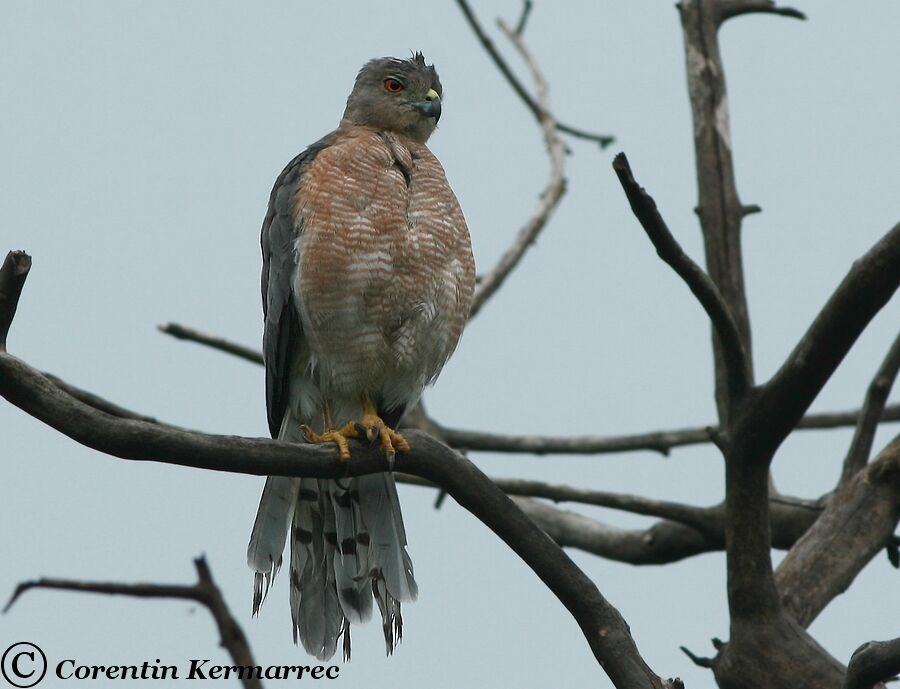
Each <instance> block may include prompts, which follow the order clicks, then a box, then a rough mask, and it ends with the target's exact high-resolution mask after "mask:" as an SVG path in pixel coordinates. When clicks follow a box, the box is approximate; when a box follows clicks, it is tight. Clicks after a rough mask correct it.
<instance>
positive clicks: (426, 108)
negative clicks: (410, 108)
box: [413, 89, 441, 124]
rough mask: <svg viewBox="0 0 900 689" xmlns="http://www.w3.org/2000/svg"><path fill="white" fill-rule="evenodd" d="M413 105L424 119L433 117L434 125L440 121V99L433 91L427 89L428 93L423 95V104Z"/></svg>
mask: <svg viewBox="0 0 900 689" xmlns="http://www.w3.org/2000/svg"><path fill="white" fill-rule="evenodd" d="M413 105H414V107H415V108H416V109H417V110H418V111H419V112H421V113H422V114H423V115H425V116H426V117H433V118H434V123H435V124H437V123H438V120H439V119H441V97H440V96H439V95H438V93H437V91H435V90H434V89H428V93H426V94H425V101H424V102H422V103H414V104H413Z"/></svg>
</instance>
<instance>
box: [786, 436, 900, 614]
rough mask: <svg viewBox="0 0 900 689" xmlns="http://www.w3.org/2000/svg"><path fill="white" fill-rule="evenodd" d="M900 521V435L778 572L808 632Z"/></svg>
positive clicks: (834, 499) (838, 497) (836, 499)
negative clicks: (809, 627) (813, 622)
mask: <svg viewBox="0 0 900 689" xmlns="http://www.w3.org/2000/svg"><path fill="white" fill-rule="evenodd" d="M898 519H900V436H898V437H897V438H895V439H894V441H893V442H892V443H891V444H889V445H888V446H887V447H886V448H885V449H884V450H883V451H882V452H881V454H880V455H879V457H878V459H877V460H875V461H874V462H872V463H871V464H870V465H868V466H867V467H865V468H864V469H863V470H861V471H859V472H857V473H856V474H855V475H854V476H853V477H852V478H851V479H850V481H849V482H847V483H846V484H844V485H843V486H842V487H841V488H840V489H839V490H838V491H837V492H836V493H835V494H834V495H832V496H831V498H830V499H829V501H828V504H827V505H826V507H825V510H824V511H823V512H822V515H821V516H820V517H819V518H818V519H817V520H816V522H815V523H814V524H813V525H812V526H811V527H810V529H809V530H808V531H807V532H806V533H805V534H804V535H803V536H802V537H801V538H800V540H798V541H797V543H796V545H795V546H794V547H793V548H791V550H790V552H789V553H788V554H787V556H786V557H785V558H784V560H782V562H781V564H780V565H779V566H778V570H777V571H776V572H775V583H776V585H777V587H778V592H779V594H780V596H781V600H782V604H783V606H784V608H785V610H787V611H788V612H789V613H790V614H791V615H793V617H794V619H796V620H797V622H798V623H799V624H800V625H801V626H803V627H807V626H809V624H810V623H812V621H813V620H814V619H815V618H816V616H817V615H818V614H819V613H820V612H821V611H822V610H823V609H824V608H825V606H826V605H828V603H830V602H831V601H832V599H834V597H835V596H837V595H839V594H840V593H843V592H844V591H845V590H846V589H847V588H848V587H849V586H850V584H851V583H852V582H853V579H854V578H855V577H856V575H857V574H858V573H859V572H860V571H861V570H862V568H863V567H864V566H865V565H866V564H867V563H868V562H869V561H870V560H871V559H872V558H873V557H874V556H875V555H876V554H877V553H878V552H879V551H880V550H881V549H882V548H883V547H884V546H885V544H886V543H888V541H889V540H890V539H891V537H892V535H893V533H894V530H895V529H896V528H897V522H898Z"/></svg>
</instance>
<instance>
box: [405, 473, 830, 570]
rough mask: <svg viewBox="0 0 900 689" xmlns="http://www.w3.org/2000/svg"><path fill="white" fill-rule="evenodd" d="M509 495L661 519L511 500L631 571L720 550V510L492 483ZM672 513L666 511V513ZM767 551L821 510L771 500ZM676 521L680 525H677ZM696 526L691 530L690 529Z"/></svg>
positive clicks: (787, 542) (789, 542)
mask: <svg viewBox="0 0 900 689" xmlns="http://www.w3.org/2000/svg"><path fill="white" fill-rule="evenodd" d="M395 476H396V479H397V481H398V482H399V483H405V484H408V485H414V486H424V487H428V488H439V486H436V485H435V484H433V483H432V482H431V481H427V480H424V479H421V478H419V477H417V476H408V475H405V474H395ZM492 480H493V481H494V482H495V483H496V484H497V486H498V487H499V488H500V489H501V490H503V491H504V492H507V493H508V494H510V495H522V496H529V497H546V498H550V499H558V500H560V501H570V502H579V503H585V504H594V505H601V506H604V507H610V508H613V509H621V510H624V511H629V512H634V513H636V514H647V515H650V516H662V515H663V514H670V515H671V516H672V517H673V519H665V518H664V519H663V520H662V521H659V522H657V523H656V524H654V525H652V526H650V527H649V528H646V529H621V528H617V527H611V526H608V525H606V524H604V523H602V522H600V521H597V520H595V519H591V518H589V517H586V516H584V515H582V514H579V513H576V512H570V511H566V510H562V509H559V508H556V507H552V506H550V505H547V504H545V503H542V502H538V501H536V500H532V499H524V498H515V499H514V500H515V502H516V503H517V504H518V505H519V506H520V507H521V508H522V510H523V511H524V512H525V513H526V514H528V515H529V516H530V517H531V518H532V519H533V520H534V521H535V522H536V523H537V524H538V526H540V527H541V528H542V529H543V530H544V531H545V532H547V533H548V534H550V537H551V538H553V540H554V541H556V542H557V543H558V544H559V545H561V546H564V547H571V548H578V549H579V550H583V551H585V552H588V553H592V554H594V555H598V556H600V557H603V558H606V559H609V560H616V561H618V562H627V563H629V564H633V565H659V564H666V563H669V562H677V561H679V560H683V559H686V558H689V557H693V556H694V555H699V554H702V553H708V552H716V551H721V550H723V549H724V548H725V508H724V504H718V505H713V506H712V507H703V508H699V507H690V506H686V505H675V504H673V505H670V506H667V505H666V503H662V504H660V503H656V504H654V501H649V502H645V501H644V499H643V498H637V499H635V500H632V499H631V498H632V496H621V495H616V494H609V493H602V492H599V491H580V490H579V489H577V488H570V487H568V486H550V487H548V488H547V490H544V489H543V486H542V485H541V484H538V486H537V487H536V489H535V490H534V492H533V493H530V492H529V489H530V488H531V487H532V486H529V485H528V484H529V483H530V482H522V481H518V480H514V479H492ZM669 507H671V509H669ZM771 510H772V547H774V548H778V549H781V550H788V549H789V548H791V546H793V545H794V543H796V542H797V540H798V539H799V538H800V537H801V536H802V535H803V534H804V533H805V532H806V531H807V530H808V529H809V527H810V526H811V525H812V524H813V522H815V520H816V518H817V517H818V516H819V514H820V513H821V507H818V506H815V505H810V504H808V502H806V501H803V500H800V499H797V498H787V497H779V498H772V500H771ZM679 517H680V519H679ZM692 524H693V525H696V527H694V526H691V525H692Z"/></svg>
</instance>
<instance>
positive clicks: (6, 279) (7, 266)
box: [0, 251, 31, 352]
mask: <svg viewBox="0 0 900 689" xmlns="http://www.w3.org/2000/svg"><path fill="white" fill-rule="evenodd" d="M29 270H31V256H29V255H28V254H26V253H25V252H24V251H10V252H9V253H8V254H6V258H5V259H4V260H3V266H2V268H0V352H5V351H6V336H7V335H8V334H9V326H10V325H12V320H13V317H14V316H15V315H16V307H17V306H18V305H19V295H20V294H21V293H22V287H23V286H24V285H25V280H26V279H27V278H28V271H29Z"/></svg>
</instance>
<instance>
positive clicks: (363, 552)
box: [247, 419, 418, 661]
mask: <svg viewBox="0 0 900 689" xmlns="http://www.w3.org/2000/svg"><path fill="white" fill-rule="evenodd" d="M295 428H299V423H288V421H287V419H286V421H285V423H284V424H283V425H282V432H281V433H280V434H279V437H280V438H282V439H285V440H289V441H291V442H301V441H302V437H295V436H296V435H297V434H296V433H293V431H292V430H291V429H295ZM288 436H290V437H288ZM288 531H290V543H291V554H290V565H291V566H290V570H291V571H290V582H289V584H290V604H291V619H292V627H293V636H294V643H297V642H298V641H299V642H300V643H301V644H302V645H303V648H304V649H306V651H307V652H308V653H310V654H311V655H313V656H315V657H316V658H318V659H319V660H323V661H324V660H328V659H330V658H331V657H332V656H333V655H334V653H335V651H336V650H337V645H338V641H339V640H340V639H341V637H342V636H343V643H342V650H343V654H344V658H345V659H349V657H350V626H351V623H353V624H356V623H361V622H365V621H367V620H369V619H370V618H371V617H372V610H373V605H372V598H373V597H374V599H375V601H376V603H377V605H378V609H379V612H380V613H381V619H382V629H383V632H384V640H385V647H386V650H387V653H388V654H391V653H393V651H394V648H395V647H396V645H397V644H398V643H399V642H400V639H401V637H402V632H403V618H402V616H401V613H400V603H401V602H406V601H413V600H415V599H416V596H417V595H418V587H417V585H416V581H415V578H414V576H413V566H412V561H411V560H410V558H409V554H408V553H407V551H406V531H405V529H404V527H403V517H402V515H401V512H400V502H399V499H398V496H397V488H396V484H395V483H394V477H393V476H392V475H391V474H374V475H370V476H362V477H359V478H353V479H345V480H340V481H338V480H330V479H313V478H304V479H297V478H286V477H277V476H273V477H269V478H268V479H267V480H266V485H265V488H264V489H263V494H262V498H261V499H260V505H259V510H258V512H257V516H256V521H255V522H254V525H253V532H252V534H251V537H250V544H249V546H248V548H247V562H248V564H249V565H250V568H251V569H252V570H253V571H254V572H255V576H254V584H253V612H254V614H255V613H256V612H258V610H259V607H260V605H261V604H262V602H263V600H264V599H265V597H266V594H267V593H268V591H269V588H270V586H271V583H272V579H273V577H274V576H275V574H276V573H277V572H278V569H279V568H280V566H281V562H282V553H283V551H284V545H285V540H286V539H287V535H288Z"/></svg>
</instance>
